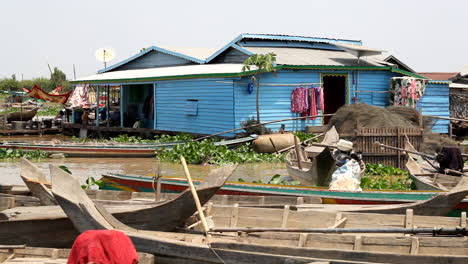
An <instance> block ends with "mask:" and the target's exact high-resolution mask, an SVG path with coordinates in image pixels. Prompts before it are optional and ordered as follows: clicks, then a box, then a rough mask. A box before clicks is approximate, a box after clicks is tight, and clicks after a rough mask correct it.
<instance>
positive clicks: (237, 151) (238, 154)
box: [156, 140, 285, 165]
mask: <svg viewBox="0 0 468 264" xmlns="http://www.w3.org/2000/svg"><path fill="white" fill-rule="evenodd" d="M156 153H157V154H158V157H159V158H160V159H161V160H167V161H173V162H179V161H180V160H179V159H180V156H184V158H185V160H186V161H187V163H189V164H204V163H208V164H216V165H219V164H227V163H249V162H284V161H285V155H284V154H280V155H275V154H264V153H257V152H255V151H254V150H253V149H252V148H251V147H250V144H244V145H241V146H239V147H237V148H234V149H229V148H228V147H227V146H224V145H223V146H216V145H215V144H214V142H213V141H211V140H202V141H190V142H187V143H184V144H177V145H175V146H174V147H173V148H172V149H162V150H157V151H156Z"/></svg>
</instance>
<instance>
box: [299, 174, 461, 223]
mask: <svg viewBox="0 0 468 264" xmlns="http://www.w3.org/2000/svg"><path fill="white" fill-rule="evenodd" d="M467 195H468V179H465V180H464V181H463V184H462V185H459V186H458V187H457V188H454V189H452V190H451V191H450V192H444V193H440V194H439V195H437V196H435V197H433V198H431V199H429V200H426V201H418V202H413V203H403V204H386V205H342V204H297V205H293V206H291V208H293V209H296V210H314V211H328V212H359V213H379V214H404V213H405V212H406V211H407V210H408V209H411V210H413V213H414V214H415V215H426V216H446V215H448V214H449V213H450V211H451V210H452V209H453V208H455V207H456V206H457V205H458V204H459V203H460V202H461V201H462V200H463V199H464V198H465V197H466V196H467Z"/></svg>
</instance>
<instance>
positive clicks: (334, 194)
mask: <svg viewBox="0 0 468 264" xmlns="http://www.w3.org/2000/svg"><path fill="white" fill-rule="evenodd" d="M102 180H103V181H104V182H105V183H106V186H105V187H104V189H106V190H125V191H134V192H153V191H154V190H153V188H152V184H153V180H152V178H151V177H147V176H135V175H122V174H105V175H103V177H102ZM198 182H199V181H195V184H198ZM185 188H187V182H186V180H185V178H181V177H163V178H162V179H161V191H162V192H169V193H174V192H180V191H182V190H185ZM439 193H441V192H440V191H392V190H364V191H361V192H358V191H337V190H328V189H327V188H325V187H311V186H286V185H275V184H260V183H247V182H229V181H228V182H226V184H225V185H224V186H223V187H221V189H220V190H219V191H218V192H217V194H220V195H263V196H276V195H279V196H303V197H308V196H313V197H319V198H321V199H322V202H323V203H324V204H360V205H371V204H398V203H411V202H417V201H421V200H428V199H430V198H432V197H434V196H436V195H437V194H439ZM462 211H468V200H466V199H464V200H462V201H461V202H460V203H459V204H458V205H457V206H456V207H455V208H454V209H453V210H452V211H451V212H450V214H449V215H452V216H459V215H460V213H461V212H462Z"/></svg>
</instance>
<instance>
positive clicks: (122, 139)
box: [72, 133, 193, 144]
mask: <svg viewBox="0 0 468 264" xmlns="http://www.w3.org/2000/svg"><path fill="white" fill-rule="evenodd" d="M190 140H193V136H191V135H190V134H187V133H181V134H178V135H175V136H169V135H156V136H154V139H143V138H142V137H138V136H129V135H127V134H122V135H119V136H117V137H114V138H110V139H104V140H91V142H102V143H106V142H118V143H132V144H148V143H166V142H178V141H190ZM72 141H74V142H79V143H86V142H90V139H89V138H77V137H72Z"/></svg>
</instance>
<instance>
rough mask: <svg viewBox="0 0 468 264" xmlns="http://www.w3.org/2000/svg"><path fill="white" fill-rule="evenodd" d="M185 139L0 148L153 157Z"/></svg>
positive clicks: (21, 144) (6, 145)
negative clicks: (161, 141)
mask: <svg viewBox="0 0 468 264" xmlns="http://www.w3.org/2000/svg"><path fill="white" fill-rule="evenodd" d="M253 139H255V136H249V137H245V138H239V139H232V140H224V141H219V142H216V143H215V145H227V146H234V145H238V144H242V143H246V142H249V141H252V140H253ZM185 142H186V141H177V142H165V143H151V144H150V143H148V144H120V143H92V144H91V143H76V142H67V143H61V144H55V143H53V142H3V143H0V148H3V149H22V150H24V151H35V150H41V151H45V152H48V153H51V154H54V153H63V154H65V155H66V156H70V157H134V158H136V157H154V156H156V153H155V150H158V149H163V148H165V149H168V148H172V147H173V146H174V145H176V144H181V143H185Z"/></svg>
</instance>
